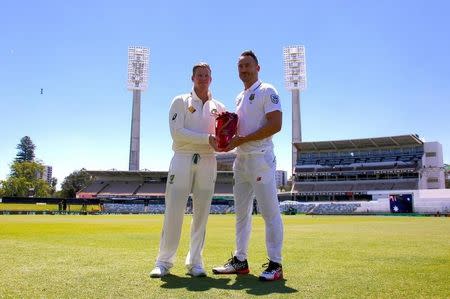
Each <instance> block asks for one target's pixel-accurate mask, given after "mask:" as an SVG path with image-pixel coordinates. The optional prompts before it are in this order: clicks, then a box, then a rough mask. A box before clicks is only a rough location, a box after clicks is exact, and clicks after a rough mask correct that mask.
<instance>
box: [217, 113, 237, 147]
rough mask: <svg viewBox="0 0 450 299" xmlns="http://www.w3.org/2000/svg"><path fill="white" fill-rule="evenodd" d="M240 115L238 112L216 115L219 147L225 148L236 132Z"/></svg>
mask: <svg viewBox="0 0 450 299" xmlns="http://www.w3.org/2000/svg"><path fill="white" fill-rule="evenodd" d="M237 124H238V116H237V114H236V113H232V112H228V111H227V112H223V113H221V114H219V115H218V116H217V117H216V141H217V147H218V148H220V149H224V148H226V147H227V146H228V144H229V143H230V141H231V138H233V136H234V135H235V134H236V131H237Z"/></svg>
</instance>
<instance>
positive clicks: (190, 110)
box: [188, 106, 197, 113]
mask: <svg viewBox="0 0 450 299" xmlns="http://www.w3.org/2000/svg"><path fill="white" fill-rule="evenodd" d="M188 110H189V112H190V113H194V112H195V111H197V110H195V108H194V107H193V106H189V108H188Z"/></svg>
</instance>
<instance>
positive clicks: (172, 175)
mask: <svg viewBox="0 0 450 299" xmlns="http://www.w3.org/2000/svg"><path fill="white" fill-rule="evenodd" d="M174 178H175V175H174V174H171V175H170V177H169V184H173V179H174Z"/></svg>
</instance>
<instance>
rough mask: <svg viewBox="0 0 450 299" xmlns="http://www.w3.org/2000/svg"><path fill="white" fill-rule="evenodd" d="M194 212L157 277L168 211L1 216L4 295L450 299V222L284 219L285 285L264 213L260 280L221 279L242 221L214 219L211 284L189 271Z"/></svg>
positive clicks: (253, 257)
mask: <svg viewBox="0 0 450 299" xmlns="http://www.w3.org/2000/svg"><path fill="white" fill-rule="evenodd" d="M190 218H191V217H190V216H186V219H185V224H184V227H183V235H182V239H181V242H180V248H179V250H178V255H177V262H176V266H175V267H174V268H173V270H172V274H173V275H170V276H168V277H165V278H163V279H150V278H149V277H148V272H149V271H150V270H151V269H152V267H153V264H154V260H155V257H156V254H157V249H158V242H159V237H160V234H161V224H162V219H163V217H162V215H157V216H155V215H130V216H129V215H114V216H106V215H96V216H90V215H88V216H76V215H72V216H70V215H5V216H0V262H1V267H0V298H3V297H7V298H9V297H12V298H42V297H48V298H69V297H70V298H75V297H77V298H105V297H108V298H119V297H120V298H142V297H147V298H157V297H160V298H210V297H216V298H241V297H244V298H245V297H255V296H261V295H262V296H264V297H267V298H285V297H289V298H291V297H292V298H293V297H295V298H323V297H337V298H430V297H433V298H449V297H450V281H449V277H450V219H449V218H443V217H441V218H435V217H382V216H363V217H359V216H283V220H284V225H285V242H284V249H283V254H284V263H283V269H284V273H285V280H283V281H277V282H266V283H264V282H259V281H258V280H257V276H258V275H259V273H260V271H261V269H262V268H261V264H262V263H264V262H265V261H266V260H265V259H266V254H265V245H264V227H263V221H262V218H261V217H260V216H255V217H254V221H253V233H252V238H251V243H250V250H249V264H250V269H251V274H250V275H243V276H235V275H223V276H216V275H212V274H211V270H210V269H211V267H213V266H216V265H219V264H222V263H223V262H224V261H226V259H228V258H229V257H230V252H231V251H232V249H234V215H226V216H224V215H211V217H210V219H209V223H208V231H207V239H206V245H205V250H204V260H205V264H206V268H207V270H208V277H206V278H191V277H189V276H186V275H185V269H184V267H183V263H184V257H185V254H186V253H187V247H188V231H189V225H190Z"/></svg>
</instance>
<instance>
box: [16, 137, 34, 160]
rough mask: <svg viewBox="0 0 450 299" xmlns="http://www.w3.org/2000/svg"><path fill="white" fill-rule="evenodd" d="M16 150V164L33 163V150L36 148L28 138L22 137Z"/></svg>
mask: <svg viewBox="0 0 450 299" xmlns="http://www.w3.org/2000/svg"><path fill="white" fill-rule="evenodd" d="M16 148H17V149H18V150H19V152H18V153H17V155H16V160H15V161H16V162H24V161H34V149H35V148H36V146H35V145H34V143H33V141H31V138H30V137H29V136H24V137H22V139H20V143H19V144H18V145H17V147H16Z"/></svg>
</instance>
